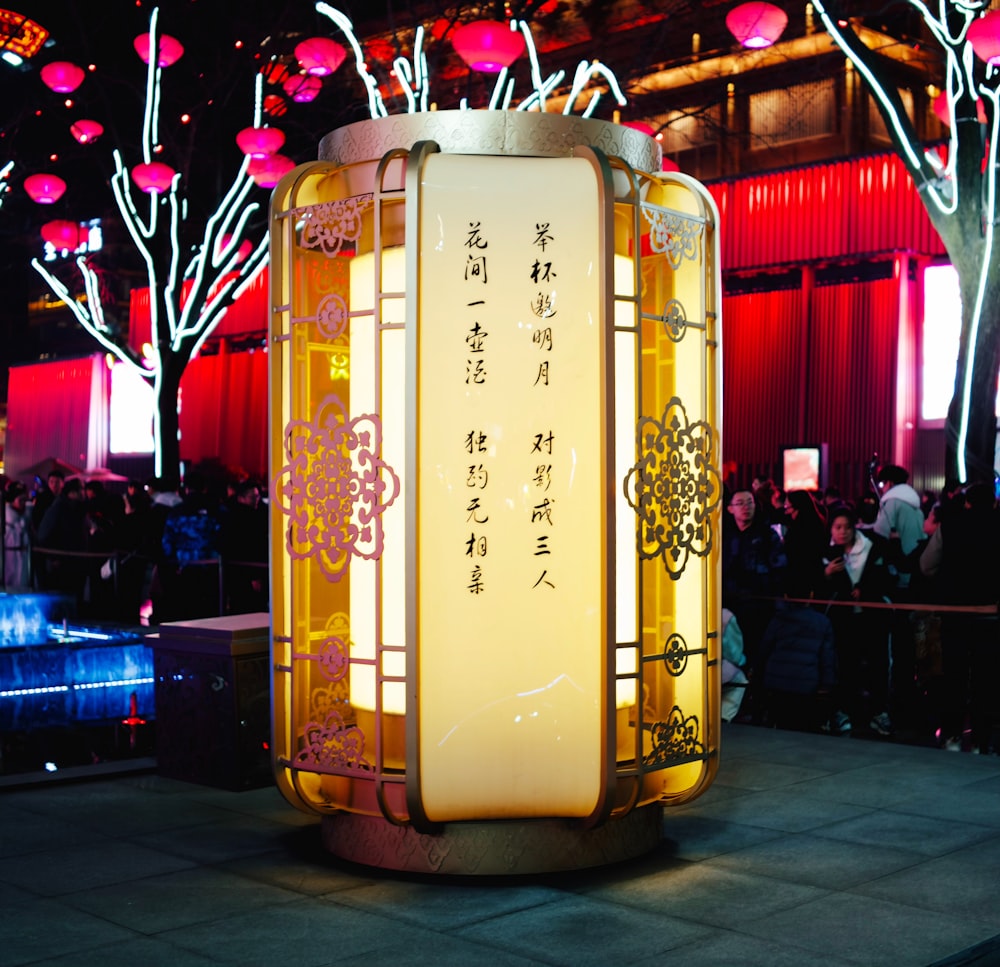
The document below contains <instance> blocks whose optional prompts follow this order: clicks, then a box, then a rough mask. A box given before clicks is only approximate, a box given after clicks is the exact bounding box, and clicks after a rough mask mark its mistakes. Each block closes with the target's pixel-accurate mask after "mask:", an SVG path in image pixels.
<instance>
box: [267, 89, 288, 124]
mask: <svg viewBox="0 0 1000 967" xmlns="http://www.w3.org/2000/svg"><path fill="white" fill-rule="evenodd" d="M264 111H265V113H267V114H270V115H271V117H273V118H279V117H281V115H282V114H287V113H288V105H287V104H286V103H285V99H284V98H283V97H282V96H281V95H280V94H268V95H267V96H266V97H265V98H264Z"/></svg>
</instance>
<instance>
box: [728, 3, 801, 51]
mask: <svg viewBox="0 0 1000 967" xmlns="http://www.w3.org/2000/svg"><path fill="white" fill-rule="evenodd" d="M726 26H727V27H728V28H729V32H730V33H731V34H732V35H733V36H734V37H735V38H736V39H737V40H738V41H739V42H740V43H741V44H742V45H743V46H744V47H770V46H771V44H773V43H774V42H775V41H776V40H777V39H778V38H779V37H780V36H781V35H782V33H784V30H785V27H787V26H788V14H786V13H785V11H784V10H782V9H781V7H776V6H775V5H774V4H773V3H741V4H740V5H739V6H738V7H733V9H732V10H730V11H729V13H728V14H727V15H726Z"/></svg>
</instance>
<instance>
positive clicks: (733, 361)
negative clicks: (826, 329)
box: [722, 289, 805, 485]
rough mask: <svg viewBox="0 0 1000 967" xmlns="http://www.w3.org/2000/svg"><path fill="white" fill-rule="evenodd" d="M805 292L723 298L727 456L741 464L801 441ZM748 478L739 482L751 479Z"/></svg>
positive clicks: (742, 482)
mask: <svg viewBox="0 0 1000 967" xmlns="http://www.w3.org/2000/svg"><path fill="white" fill-rule="evenodd" d="M801 312H802V292H801V290H800V289H789V290H782V291H776V292H754V293H750V294H746V295H736V296H728V297H726V298H724V299H723V307H722V319H723V346H724V351H723V355H722V383H723V408H724V413H723V459H724V460H725V461H726V462H729V461H735V462H736V463H737V464H738V465H739V466H740V467H746V466H750V465H752V464H754V463H756V462H758V461H760V460H768V459H771V458H772V456H773V455H774V454H775V453H776V452H777V447H779V446H780V445H781V444H787V443H795V442H798V441H797V439H796V437H797V432H798V431H797V426H798V414H799V387H800V380H801V379H803V378H804V374H803V373H802V372H801V366H800V352H801V348H802V346H801V340H802V339H803V338H804V336H805V334H804V332H803V328H802V325H801ZM749 482H750V481H749V480H738V481H737V483H741V484H743V485H746V484H749Z"/></svg>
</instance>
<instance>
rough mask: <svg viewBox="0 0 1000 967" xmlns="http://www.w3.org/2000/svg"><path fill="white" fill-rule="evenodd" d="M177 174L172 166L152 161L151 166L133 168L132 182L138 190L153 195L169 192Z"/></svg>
mask: <svg viewBox="0 0 1000 967" xmlns="http://www.w3.org/2000/svg"><path fill="white" fill-rule="evenodd" d="M176 174H177V172H176V171H174V169H173V168H171V167H170V165H165V164H164V163H163V162H162V161H151V162H150V163H149V164H145V165H135V166H134V167H133V168H132V181H133V182H135V185H136V187H137V188H141V189H142V190H143V191H145V192H147V193H149V194H151V195H152V194H154V193H155V192H160V193H163V192H165V191H168V190H169V188H170V186H171V184H173V180H174V175H176Z"/></svg>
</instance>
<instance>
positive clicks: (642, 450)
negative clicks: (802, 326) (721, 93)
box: [269, 111, 722, 874]
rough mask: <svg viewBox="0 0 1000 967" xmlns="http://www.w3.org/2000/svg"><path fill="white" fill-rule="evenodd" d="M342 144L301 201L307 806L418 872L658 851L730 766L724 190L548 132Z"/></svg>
mask: <svg viewBox="0 0 1000 967" xmlns="http://www.w3.org/2000/svg"><path fill="white" fill-rule="evenodd" d="M501 146H506V147H501ZM320 158H321V159H323V160H321V161H319V162H314V163H312V164H309V165H303V166H300V167H299V168H296V169H295V171H294V172H292V173H290V174H289V175H288V176H286V177H285V178H284V179H283V180H282V181H281V182H280V183H279V185H278V186H277V188H276V189H275V192H274V195H273V198H272V210H271V245H272V252H271V286H272V307H273V313H272V323H271V326H272V328H271V339H270V353H269V360H270V388H271V389H270V391H271V405H270V409H271V414H272V421H271V434H272V438H271V473H270V476H271V494H272V501H271V514H272V517H271V523H272V540H271V546H272V552H273V556H272V560H271V579H272V608H273V667H274V668H275V681H274V715H275V734H274V743H273V748H274V755H275V766H276V774H277V778H278V783H279V787H280V788H281V790H282V792H283V793H284V795H285V796H286V797H287V798H288V799H289V800H290V801H291V802H293V803H295V804H296V805H298V806H300V807H301V808H303V809H306V810H311V811H315V812H318V813H321V814H322V815H323V836H324V842H325V844H326V846H327V848H328V849H330V850H331V851H332V852H334V853H335V854H337V855H339V856H342V857H344V858H347V859H350V860H354V861H357V862H362V863H368V864H371V865H378V866H383V867H388V868H395V869H406V870H414V871H423V872H442V873H481V874H493V873H515V872H517V873H526V872H536V871H539V870H555V869H569V868H579V867H585V866H592V865H597V864H600V863H605V862H610V861H612V860H616V859H624V858H627V857H629V856H635V855H638V854H639V853H641V852H644V851H646V850H649V849H651V848H653V847H654V846H656V845H657V844H658V843H659V842H660V838H661V836H662V808H661V807H662V806H663V804H664V803H680V802H684V801H687V800H689V799H691V798H693V797H694V796H696V795H698V794H699V793H700V792H702V791H703V790H704V789H705V788H707V787H708V785H709V784H710V783H711V781H712V778H713V776H714V774H715V771H716V768H717V762H718V744H719V690H720V681H719V663H720V653H719V652H720V632H721V608H720V599H719V540H720V533H719V528H720V507H721V495H722V489H721V488H722V484H721V479H720V474H719V469H718V468H719V466H720V451H719V446H720V441H719V419H720V414H721V404H720V390H719V381H720V371H721V360H720V349H719V341H720V337H721V331H722V330H721V319H720V315H719V309H720V304H721V298H720V283H719V261H718V244H717V238H716V222H717V215H716V212H715V209H714V205H713V203H712V201H711V198H710V196H709V195H708V193H707V191H706V190H705V189H704V188H703V187H702V186H700V185H699V184H698V183H697V182H695V181H694V180H693V179H691V178H689V177H687V176H685V175H681V174H661V173H660V148H659V145H658V144H657V142H656V141H654V140H653V139H651V138H649V137H647V136H645V135H643V134H641V133H639V132H637V131H633V130H630V129H628V128H624V127H622V126H620V125H614V124H610V123H607V122H603V121H596V120H589V119H581V118H579V117H565V116H562V115H554V114H546V113H535V114H531V113H527V112H524V113H522V112H508V111H469V112H465V111H455V112H450V111H438V112H429V113H426V114H414V115H405V116H396V117H388V118H382V119H378V120H375V121H365V122H361V123H359V124H353V125H349V126H348V127H346V128H344V129H341V130H339V131H336V132H334V133H333V134H331V135H328V136H327V137H326V138H325V139H324V140H323V142H322V144H321V148H320Z"/></svg>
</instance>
